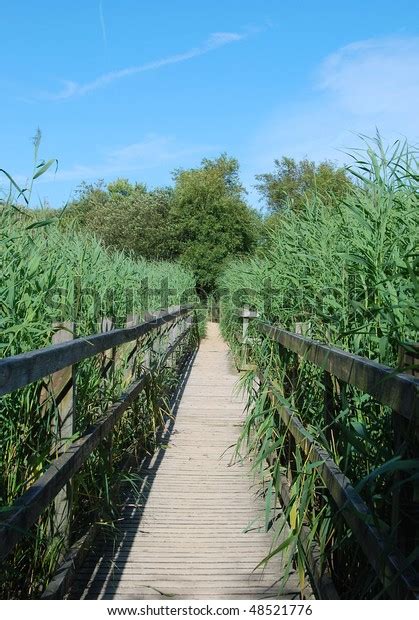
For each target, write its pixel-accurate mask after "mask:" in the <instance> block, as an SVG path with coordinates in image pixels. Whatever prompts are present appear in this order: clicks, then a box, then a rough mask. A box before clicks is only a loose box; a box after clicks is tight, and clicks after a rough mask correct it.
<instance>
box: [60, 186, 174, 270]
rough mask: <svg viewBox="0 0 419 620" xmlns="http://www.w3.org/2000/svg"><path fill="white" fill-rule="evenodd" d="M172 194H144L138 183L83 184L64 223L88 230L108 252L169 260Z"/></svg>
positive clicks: (167, 190) (166, 191)
mask: <svg viewBox="0 0 419 620" xmlns="http://www.w3.org/2000/svg"><path fill="white" fill-rule="evenodd" d="M171 196H172V190H171V189H170V188H158V189H155V190H152V191H148V190H147V188H146V186H145V185H144V184H142V183H136V184H131V183H130V182H129V181H128V180H127V179H116V181H113V182H112V183H109V185H108V186H107V187H106V186H105V185H104V184H103V182H101V181H99V182H98V183H96V184H94V185H88V184H83V185H82V186H81V188H80V190H79V195H78V199H77V201H75V203H73V204H72V205H71V206H70V207H69V209H68V211H67V214H66V218H67V221H71V222H73V223H75V225H76V226H77V227H81V228H85V229H88V230H89V231H91V232H93V233H94V234H96V235H97V236H98V237H99V238H101V239H102V241H103V242H104V244H105V245H106V246H108V247H110V248H115V249H118V250H124V251H127V252H133V253H135V254H137V255H140V256H143V257H144V258H148V259H170V258H172V253H173V243H172V239H171V227H170V222H169V220H170V217H169V211H170V205H171Z"/></svg>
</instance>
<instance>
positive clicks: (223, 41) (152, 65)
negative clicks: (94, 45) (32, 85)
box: [43, 32, 247, 100]
mask: <svg viewBox="0 0 419 620" xmlns="http://www.w3.org/2000/svg"><path fill="white" fill-rule="evenodd" d="M246 37H247V33H244V34H239V33H237V32H214V33H213V34H211V35H210V36H209V37H208V39H207V40H206V41H204V42H203V43H202V44H201V45H200V46H198V47H194V48H192V49H189V50H187V51H185V52H181V53H179V54H174V55H172V56H166V57H165V58H160V59H159V60H154V61H152V62H148V63H145V64H143V65H136V66H132V67H126V68H124V69H119V70H117V71H111V72H109V73H104V74H103V75H100V76H99V77H97V78H96V79H94V80H92V81H91V82H87V83H85V84H79V83H77V82H73V81H70V80H63V81H62V83H63V85H64V88H63V89H62V90H61V92H58V93H44V95H43V97H44V98H46V99H50V100H60V99H69V98H70V97H74V96H76V95H79V96H81V95H86V94H87V93H89V92H91V91H94V90H97V89H98V88H103V87H104V86H107V85H108V84H110V83H111V82H115V81H116V80H121V79H123V78H126V77H128V76H130V75H135V74H138V73H144V72H146V71H155V70H156V69H160V68H161V67H165V66H167V65H174V64H177V63H180V62H185V61H187V60H190V59H192V58H195V57H197V56H203V55H204V54H208V53H209V52H212V51H213V50H216V49H218V48H220V47H223V46H225V45H229V44H231V43H234V42H236V41H241V40H242V39H245V38H246Z"/></svg>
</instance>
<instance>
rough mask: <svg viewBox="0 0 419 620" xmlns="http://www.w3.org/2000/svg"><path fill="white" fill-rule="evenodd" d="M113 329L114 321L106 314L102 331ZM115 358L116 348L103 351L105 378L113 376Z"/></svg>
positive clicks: (103, 373)
mask: <svg viewBox="0 0 419 620" xmlns="http://www.w3.org/2000/svg"><path fill="white" fill-rule="evenodd" d="M112 329H113V321H112V319H110V318H109V317H107V316H105V317H103V318H102V321H101V325H100V331H101V332H104V333H106V332H110V331H111V330H112ZM115 359H116V349H114V348H113V349H108V350H107V351H105V352H104V353H101V362H102V376H103V378H104V379H107V378H109V377H112V375H113V372H114V370H115Z"/></svg>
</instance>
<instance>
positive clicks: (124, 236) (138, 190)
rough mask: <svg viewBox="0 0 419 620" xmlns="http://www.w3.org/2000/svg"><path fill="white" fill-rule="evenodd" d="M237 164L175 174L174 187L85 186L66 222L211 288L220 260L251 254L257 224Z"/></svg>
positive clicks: (220, 162) (221, 162)
mask: <svg viewBox="0 0 419 620" xmlns="http://www.w3.org/2000/svg"><path fill="white" fill-rule="evenodd" d="M238 170H239V168H238V163H237V161H236V160H235V159H232V158H229V157H227V156H226V155H222V156H220V157H219V158H217V159H214V160H209V159H204V160H203V161H202V165H201V167H200V168H196V169H191V170H178V171H176V172H175V173H174V180H175V187H174V188H157V189H154V190H151V191H149V190H147V188H146V187H145V186H144V185H142V184H135V185H132V184H131V183H129V181H127V180H126V179H117V180H116V181H114V182H113V183H110V184H109V185H108V186H107V187H105V186H104V184H103V182H100V181H99V182H98V183H96V184H94V185H86V184H84V185H82V187H81V189H80V192H79V197H78V200H77V201H76V202H74V203H73V204H72V205H70V207H69V208H68V209H67V211H66V213H65V214H64V221H65V222H67V225H68V224H69V223H71V222H73V223H74V224H75V225H76V227H80V228H82V229H85V230H88V231H91V232H93V233H95V234H96V235H98V236H99V237H100V238H101V239H102V240H103V241H104V243H105V244H106V245H107V246H108V247H111V248H114V249H118V250H121V251H124V252H133V253H134V254H135V255H137V256H141V257H144V258H148V259H154V260H161V259H170V260H179V261H180V262H181V263H182V264H183V265H185V266H186V267H187V268H189V269H190V270H192V272H193V273H194V275H195V278H196V281H197V285H198V287H199V288H200V289H201V290H203V291H206V292H209V291H211V290H212V288H213V287H214V284H215V280H216V278H217V277H218V275H219V273H220V270H221V268H222V266H223V264H224V262H225V260H226V259H227V258H229V257H231V256H237V255H241V254H246V253H248V252H250V251H251V250H252V249H253V248H254V245H255V242H256V238H257V235H258V229H259V227H260V222H259V219H258V216H257V215H256V213H255V212H253V211H252V210H251V209H249V207H248V206H247V204H246V203H245V201H244V189H243V187H242V186H241V185H240V182H239V177H238Z"/></svg>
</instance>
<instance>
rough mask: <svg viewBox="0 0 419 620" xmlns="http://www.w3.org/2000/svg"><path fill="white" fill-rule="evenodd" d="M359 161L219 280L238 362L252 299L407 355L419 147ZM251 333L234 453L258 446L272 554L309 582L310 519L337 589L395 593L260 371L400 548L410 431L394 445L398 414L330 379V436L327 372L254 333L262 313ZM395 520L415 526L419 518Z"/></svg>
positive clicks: (360, 348) (383, 151)
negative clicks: (284, 500)
mask: <svg viewBox="0 0 419 620" xmlns="http://www.w3.org/2000/svg"><path fill="white" fill-rule="evenodd" d="M352 156H353V166H351V171H352V173H353V174H354V176H355V178H356V179H357V181H358V182H357V185H356V187H355V188H354V189H353V190H352V191H351V192H350V193H349V194H348V195H347V197H346V199H345V200H343V201H342V202H341V204H339V205H338V206H337V207H336V206H333V207H330V206H328V205H327V204H324V203H323V202H322V200H321V198H320V197H313V198H311V199H307V204H306V206H305V208H304V209H302V210H299V211H298V212H293V211H284V212H283V214H282V216H281V217H280V218H279V220H278V223H277V225H276V226H275V228H274V229H272V230H271V231H270V232H269V235H268V240H267V242H266V244H265V246H264V248H263V250H262V251H261V252H260V253H259V255H258V256H256V257H254V258H253V259H252V260H241V261H237V262H234V263H232V264H231V265H230V266H229V267H228V269H227V270H226V272H225V273H224V275H223V276H222V278H221V280H220V282H219V287H220V294H221V295H222V300H221V326H222V332H223V334H224V336H225V337H226V338H227V340H228V341H229V342H230V343H231V346H232V348H233V349H234V350H235V352H236V354H237V356H238V357H240V356H241V353H242V346H241V345H240V344H239V342H238V340H237V337H236V336H237V333H239V332H240V329H241V322H240V319H239V318H238V316H237V309H238V308H240V307H242V306H244V305H245V304H246V305H248V306H249V307H250V308H251V309H254V310H257V311H258V312H259V315H260V317H261V318H262V319H265V320H267V321H269V322H271V323H273V324H276V325H280V326H282V327H284V328H285V329H288V330H290V331H295V330H296V324H299V329H300V330H302V331H303V333H305V335H307V336H309V337H311V338H314V339H316V340H319V341H322V342H325V343H329V344H333V345H334V346H337V347H339V348H342V349H344V350H347V351H350V352H352V353H355V354H358V355H361V356H365V357H368V358H370V359H373V360H376V361H379V362H381V363H384V364H386V365H389V366H392V367H395V368H397V366H398V364H399V356H400V351H401V350H407V351H409V350H411V347H412V343H414V342H417V341H418V313H417V292H418V287H417V265H418V260H417V257H418V254H417V249H418V226H417V224H418V181H419V176H418V166H417V152H416V151H415V150H414V149H412V148H410V147H409V146H408V145H407V144H402V143H398V142H397V143H395V144H394V145H393V146H392V147H390V148H385V147H384V146H383V144H382V141H381V139H380V138H379V137H378V138H377V139H375V140H368V139H366V141H365V149H364V150H360V151H354V152H353V153H352ZM249 335H250V337H252V338H253V342H252V345H251V352H250V359H248V360H247V361H248V362H250V363H249V366H248V370H247V372H246V373H245V374H244V377H243V382H244V384H245V386H246V387H247V390H248V417H247V420H246V423H245V427H244V430H243V433H242V436H241V440H240V442H239V445H238V451H239V452H242V453H243V452H249V453H251V454H252V457H253V460H254V464H255V468H256V469H258V470H259V471H260V472H261V475H262V476H263V478H264V480H265V483H264V484H265V486H264V487H263V492H264V493H265V494H266V502H267V510H266V515H267V519H266V526H267V527H268V528H271V527H272V528H273V529H272V531H273V532H274V531H275V532H276V533H275V534H273V546H272V553H277V552H285V553H288V568H289V570H291V569H292V568H293V567H297V569H298V571H299V574H300V579H301V588H302V591H303V588H304V580H305V575H306V574H307V569H308V564H307V557H306V556H305V553H304V550H303V548H302V546H301V544H300V538H299V536H300V534H301V531H302V527H303V526H304V525H305V526H307V527H308V528H309V540H310V542H312V543H315V544H316V545H317V547H318V549H319V551H320V558H321V562H322V564H323V568H324V569H329V570H330V572H331V574H332V577H333V581H334V585H335V586H336V588H337V590H338V592H339V594H340V596H342V597H345V598H386V597H388V596H389V593H388V591H387V589H386V587H384V586H383V584H382V583H380V582H379V580H378V579H377V578H376V577H375V574H374V572H373V570H372V569H371V568H370V566H369V565H368V563H367V561H366V559H365V557H364V555H363V552H362V545H359V544H358V543H357V541H356V540H354V537H353V535H352V532H351V531H350V530H349V529H348V527H347V526H346V525H345V523H344V521H343V519H342V517H341V516H340V515H339V511H338V510H337V509H336V506H335V505H334V503H333V501H332V500H331V498H330V496H329V494H328V492H327V490H326V488H325V485H324V483H323V481H322V480H321V478H320V477H319V476H318V475H317V474H316V472H315V469H314V467H313V466H312V465H310V464H309V463H308V461H307V459H306V457H305V456H304V454H303V453H302V451H301V450H300V449H299V447H298V446H290V444H289V442H288V441H287V440H286V439H285V435H286V433H285V430H286V429H284V428H281V426H280V425H279V423H278V416H277V414H276V407H275V406H274V405H273V404H272V402H271V399H270V397H269V393H270V390H269V389H268V384H267V382H264V381H263V380H262V381H261V382H260V378H259V377H258V370H257V369H258V368H260V369H262V370H263V372H264V373H265V376H266V377H267V378H268V379H269V381H274V382H275V385H276V391H277V393H276V399H277V403H278V402H279V403H281V404H285V405H286V406H288V407H289V408H290V409H291V410H293V411H295V412H297V413H298V415H299V416H300V419H301V420H302V422H303V423H304V425H305V427H306V428H307V429H308V431H309V432H310V434H311V435H312V436H313V437H314V438H315V439H316V440H317V441H318V442H319V443H320V444H321V445H322V446H323V447H324V448H326V450H327V451H328V453H329V454H330V455H331V456H332V457H333V459H334V460H335V462H336V463H337V464H338V465H339V467H340V468H341V470H342V471H343V472H344V473H345V474H346V475H347V476H348V477H349V479H350V480H351V481H352V482H353V483H354V485H356V488H357V489H358V490H359V492H360V493H361V495H362V497H363V498H364V500H365V501H366V502H367V503H368V505H369V507H370V508H371V509H372V512H373V514H374V515H375V517H374V518H375V525H376V526H377V527H378V528H379V530H380V531H381V532H382V533H383V534H384V535H385V536H386V537H388V538H389V539H390V540H391V541H392V543H393V544H394V545H396V546H400V545H401V542H400V527H399V526H398V523H399V521H398V522H397V523H396V522H395V520H394V513H393V509H394V498H395V497H396V496H398V495H400V494H402V493H403V491H402V489H403V488H404V486H405V485H407V484H410V485H411V484H412V483H413V482H414V481H415V480H417V479H418V477H419V461H418V459H417V452H416V454H415V453H414V451H413V452H412V445H411V443H409V440H408V438H406V437H405V438H404V441H402V443H401V445H399V448H398V451H397V452H396V453H395V451H394V445H395V444H394V441H395V437H394V427H393V420H392V413H391V411H390V410H388V409H387V408H385V407H382V406H379V405H378V404H377V403H375V402H374V401H373V399H372V398H370V397H369V396H368V395H365V394H362V393H361V392H359V391H358V390H356V389H355V388H352V387H350V386H348V385H337V384H335V385H334V386H333V390H334V392H333V399H334V402H333V406H334V413H335V416H334V420H333V425H332V428H333V432H331V425H330V422H328V421H327V420H326V419H325V416H324V398H325V391H326V386H325V379H324V374H323V372H322V370H321V369H319V368H316V367H315V366H314V365H313V364H311V363H309V362H307V361H305V360H304V359H300V360H298V359H296V357H295V356H293V355H288V356H284V355H282V356H280V355H279V350H278V346H277V345H275V344H273V343H272V342H270V341H269V340H267V339H265V338H262V337H261V336H260V335H259V334H258V332H257V330H256V323H255V322H254V323H253V325H252V324H251V325H250V328H249ZM256 385H258V387H257V388H256V387H255V386H256ZM278 399H279V400H278ZM411 430H412V429H410V430H409V429H408V431H407V432H408V433H411ZM411 436H412V435H411ZM416 449H417V444H416ZM290 462H292V468H293V470H294V473H293V482H292V484H291V488H290V503H289V505H288V507H287V509H286V510H285V516H286V517H287V522H288V526H289V527H290V530H289V533H288V534H287V536H286V540H285V543H283V544H281V545H278V544H277V542H276V540H277V538H276V536H277V535H278V532H280V531H281V529H282V528H283V527H285V521H281V520H279V521H277V522H275V523H273V522H272V520H271V514H272V513H271V509H272V506H273V505H274V504H275V503H277V504H278V505H280V504H281V501H280V500H279V496H280V481H281V477H282V476H287V474H289V471H287V468H289V467H290ZM266 480H270V482H269V483H267V482H266ZM399 517H400V520H402V522H404V523H405V522H406V521H404V520H405V519H409V518H410V519H411V520H413V521H414V520H415V519H416V523H417V514H416V515H412V514H410V515H406V514H402V513H401V514H400V515H399ZM410 524H411V525H412V523H410ZM273 526H275V527H273ZM403 551H404V552H405V554H406V555H407V556H408V563H410V564H413V565H415V564H416V567H417V559H418V556H419V547H418V545H417V540H415V539H410V540H407V541H404V548H403Z"/></svg>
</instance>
